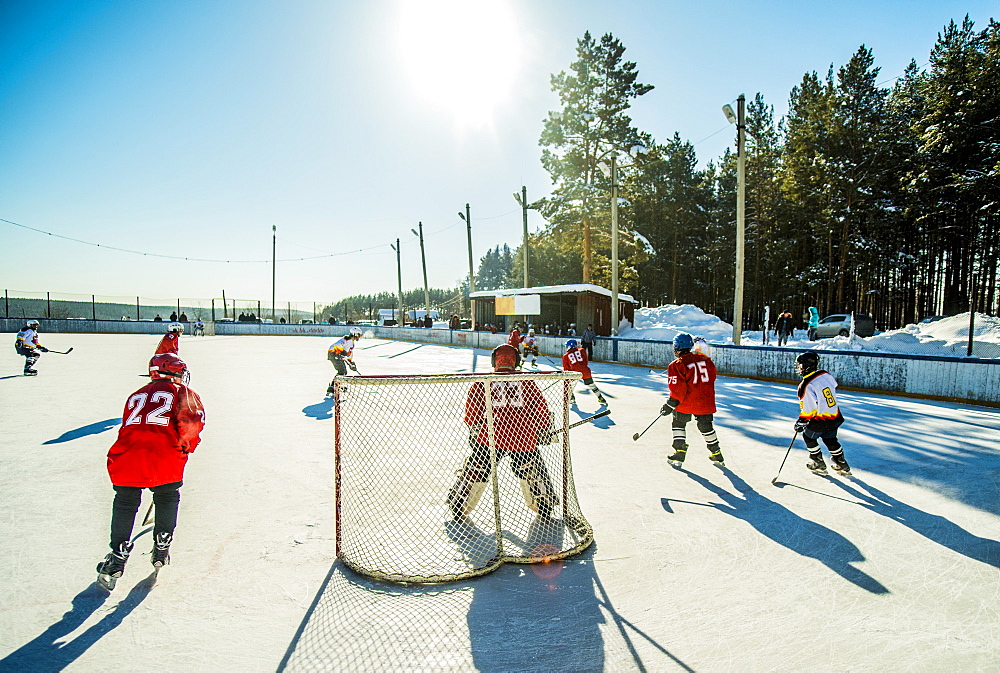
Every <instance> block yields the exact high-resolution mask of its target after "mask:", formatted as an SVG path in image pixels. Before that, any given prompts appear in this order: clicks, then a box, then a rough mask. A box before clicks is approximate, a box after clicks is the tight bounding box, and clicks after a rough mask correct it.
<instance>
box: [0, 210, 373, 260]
mask: <svg viewBox="0 0 1000 673" xmlns="http://www.w3.org/2000/svg"><path fill="white" fill-rule="evenodd" d="M0 222H6V223H7V224H10V225H13V226H15V227H21V228H22V229H28V230H30V231H34V232H37V233H39V234H45V235H46V236H55V237H56V238H61V239H64V240H67V241H73V242H74V243H82V244H83V245H89V246H92V247H95V248H104V249H105V250H114V251H116V252H127V253H129V254H132V255H141V256H143V257H159V258H161V259H180V260H184V261H188V262H208V263H213V264H270V263H271V260H270V259H209V258H204V257H184V256H182V255H164V254H162V253H158V252H143V251H142V250H130V249H128V248H119V247H117V246H114V245H105V244H102V243H94V242H92V241H84V240H83V239H80V238H73V237H72V236H64V235H63V234H56V233H53V232H51V231H44V230H42V229H37V228H35V227H29V226H28V225H26V224H20V223H18V222H12V221H11V220H5V219H2V218H0ZM385 245H387V244H385V243H383V244H382V245H374V246H371V247H369V248H359V249H357V250H348V251H345V252H331V253H326V254H323V255H313V256H311V257H292V258H288V259H279V260H277V261H279V262H304V261H308V260H313V259H325V258H328V257H341V256H343V255H353V254H356V253H359V252H368V251H369V250H377V249H378V248H382V247H384V246H385Z"/></svg>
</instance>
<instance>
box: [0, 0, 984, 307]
mask: <svg viewBox="0 0 1000 673" xmlns="http://www.w3.org/2000/svg"><path fill="white" fill-rule="evenodd" d="M696 5H697V6H696ZM470 8H471V9H470ZM995 10H996V3H995V0H994V1H993V2H983V1H978V0H975V1H970V2H964V3H959V2H950V1H947V0H942V1H939V2H932V1H912V0H911V1H905V2H904V1H902V0H892V1H883V2H854V1H851V2H848V1H836V0H833V1H830V2H802V1H797V2H784V1H782V2H756V3H751V2H741V3H736V2H728V1H722V2H712V3H691V2H681V1H675V0H659V1H657V0H641V1H640V0H619V1H616V2H596V1H592V0H534V1H531V0H511V1H510V2H481V3H473V2H444V1H443V0H442V1H440V2H438V1H432V0H426V1H423V2H417V0H413V1H411V2H406V1H404V0H369V1H367V2H350V3H348V2H340V1H338V0H326V1H321V0H308V1H307V0H283V1H280V2H279V1H278V0H270V1H263V0H241V1H240V2H221V1H220V0H198V1H195V0H172V1H170V2H166V1H157V2H154V1H145V2H125V1H120V2H112V1H107V0H87V1H86V2H78V1H60V0H49V1H46V2H38V1H36V0H4V1H3V2H0V148H2V150H0V218H2V219H4V220H9V221H12V222H16V223H18V224H21V225H25V226H28V227H33V228H35V229H40V230H43V231H46V232H52V233H54V234H59V235H62V236H68V237H72V238H77V239H81V240H84V241H88V242H92V243H99V244H101V245H102V246H103V247H102V248H98V247H93V246H90V245H84V244H81V243H76V242H72V241H68V240H65V239H60V238H57V237H54V236H47V235H44V234H41V233H37V232H34V231H30V230H27V229H24V228H21V227H17V226H13V225H11V224H7V223H6V222H0V242H2V243H0V286H2V287H3V288H7V289H9V290H18V291H32V292H45V291H52V292H69V293H81V294H86V295H89V294H92V293H96V294H98V295H121V296H135V295H142V296H143V297H148V298H164V299H170V298H174V297H199V298H208V297H218V296H221V292H222V291H223V290H225V291H226V294H227V296H230V297H238V298H246V299H252V298H259V299H261V300H267V301H269V300H270V296H271V264H270V259H271V226H272V225H276V226H277V228H278V231H277V257H278V260H279V261H278V264H277V274H276V275H277V283H276V286H277V287H276V293H277V298H278V301H279V302H284V301H300V300H301V301H314V300H315V301H332V300H335V299H338V298H340V297H343V296H346V295H351V294H357V293H369V292H379V291H393V290H394V289H395V287H396V259H395V253H394V252H393V251H392V250H391V249H390V247H389V244H390V243H394V242H395V240H396V238H397V237H398V238H399V239H400V240H401V242H402V273H403V286H404V288H416V287H418V286H421V285H422V279H421V271H420V250H419V244H418V242H417V239H416V237H414V236H413V234H411V233H410V229H411V228H414V227H416V225H417V222H418V221H422V222H423V223H424V231H425V234H426V247H427V267H428V269H427V271H428V276H429V281H430V284H431V285H432V286H436V287H451V286H453V285H455V284H456V283H457V282H458V281H459V280H460V279H461V278H463V277H464V276H465V275H466V273H467V270H468V258H467V251H466V250H467V249H466V231H465V225H464V223H463V222H462V221H461V220H460V219H459V218H458V215H457V212H458V211H459V210H462V209H464V206H465V204H466V203H470V204H471V208H472V220H473V249H474V255H475V258H476V264H477V266H478V260H479V258H480V257H481V256H482V255H483V254H485V252H486V250H487V249H489V248H491V247H493V246H495V245H497V244H502V243H508V244H510V245H511V246H512V247H513V246H515V245H517V243H518V242H519V240H520V236H521V214H520V210H519V207H518V206H517V204H516V203H515V202H514V199H513V197H512V196H511V194H512V193H513V192H514V191H517V190H519V189H520V187H521V185H522V184H524V185H526V186H527V188H528V196H529V198H530V199H532V200H533V199H536V198H538V197H540V196H542V195H544V194H545V193H547V192H548V190H549V187H550V182H549V179H548V176H547V174H546V173H545V172H544V171H543V170H542V168H541V165H540V162H539V156H540V149H539V147H538V136H539V133H540V131H541V120H542V119H543V118H544V117H545V115H546V112H547V111H548V110H553V109H556V108H557V99H556V96H555V95H554V94H553V93H552V92H551V90H550V86H549V77H550V75H551V74H552V73H554V72H558V71H560V70H565V69H567V68H568V66H569V64H570V63H571V62H572V61H573V60H574V58H575V55H574V49H575V46H576V40H577V38H579V37H580V36H582V35H583V32H584V31H585V30H590V31H591V33H592V34H594V35H595V36H599V35H601V34H603V33H606V32H611V33H613V34H614V35H615V36H616V37H617V38H619V39H620V40H621V41H622V42H623V44H624V45H625V46H626V48H627V51H626V53H625V56H626V58H627V59H629V60H633V61H635V62H636V63H637V64H638V68H639V73H640V80H641V81H643V82H645V83H648V84H653V85H654V86H655V87H656V88H655V89H654V90H653V91H652V92H651V93H649V94H647V95H646V96H643V97H642V98H640V99H639V100H638V101H637V102H636V104H635V106H634V107H633V109H632V112H633V117H634V120H635V122H636V125H637V126H638V127H639V128H640V129H641V130H643V131H647V132H649V133H651V134H653V136H654V137H655V138H657V139H658V140H666V139H668V138H669V137H671V136H672V135H673V134H674V133H675V132H677V133H679V134H680V135H681V137H682V138H684V139H685V140H689V141H691V142H694V143H697V144H696V146H695V149H696V151H697V153H698V157H699V160H700V161H701V163H703V164H704V163H705V162H707V161H709V160H711V159H714V158H717V157H718V156H720V155H721V154H722V153H723V151H724V149H725V148H726V147H727V146H731V145H732V144H733V140H734V132H733V130H732V127H730V126H729V125H728V124H727V123H726V120H725V117H724V116H723V114H722V112H721V110H720V107H721V106H722V105H723V104H724V103H727V102H730V101H733V100H734V99H735V98H736V97H737V96H738V95H739V94H740V93H745V94H746V95H747V97H748V98H752V97H753V96H754V94H756V93H757V92H761V93H762V94H763V95H764V96H765V99H766V100H767V101H768V102H769V103H771V104H773V105H774V107H775V112H776V114H777V115H778V116H780V115H781V114H783V113H784V112H785V111H786V108H787V99H788V93H789V91H790V90H791V88H792V87H793V86H795V85H796V84H798V83H799V82H800V81H801V79H802V75H803V74H804V73H806V72H809V71H813V70H816V71H818V72H819V73H820V74H824V73H825V72H826V69H827V68H828V67H829V66H830V65H831V64H833V65H834V66H835V67H839V66H840V65H843V64H844V63H845V62H846V61H847V60H848V59H849V58H850V57H851V55H852V54H853V53H854V52H855V51H856V50H857V48H858V47H859V46H860V45H862V44H864V45H866V46H868V47H869V48H871V49H872V50H873V51H874V55H875V59H876V64H877V65H878V66H879V67H881V69H882V72H881V75H882V76H881V77H880V81H887V82H888V81H890V80H892V79H893V78H895V77H897V76H898V75H900V74H901V73H902V71H903V69H904V68H905V66H906V65H907V63H909V61H910V60H911V59H915V60H916V61H917V63H918V64H923V63H925V62H926V61H927V56H928V54H929V52H930V50H931V48H932V47H933V45H934V42H935V40H936V38H937V34H938V32H939V31H940V30H941V29H942V28H943V27H944V26H945V24H946V23H947V22H948V21H949V20H951V19H955V20H956V21H959V22H960V21H961V19H962V17H963V16H964V15H965V14H966V13H968V14H969V15H970V16H971V18H972V19H973V20H974V21H975V22H976V26H977V28H980V29H981V28H983V27H985V25H986V23H987V22H988V20H989V19H990V17H991V16H993V15H994V14H995ZM713 134H714V135H713ZM529 222H530V226H531V228H532V229H535V228H537V227H539V226H541V225H542V220H541V218H540V216H539V215H538V214H537V213H534V212H532V213H531V214H530V216H529ZM106 246H115V247H118V248H124V249H128V250H135V251H141V252H149V253H158V254H162V255H167V256H180V257H185V256H189V257H197V258H203V259H211V260H230V261H229V262H228V263H226V262H203V261H184V260H177V259H165V258H155V257H148V256H140V255H136V254H130V253H127V252H120V251H115V250H110V249H107V248H106ZM354 251H361V252H354ZM340 253H346V254H340ZM334 254H336V256H326V257H323V258H321V259H313V260H307V261H282V260H292V259H299V258H304V257H315V256H320V255H334ZM254 260H256V261H257V262H256V263H255V262H254ZM261 261H266V263H261ZM265 303H267V302H266V301H265Z"/></svg>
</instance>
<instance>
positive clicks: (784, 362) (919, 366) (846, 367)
mask: <svg viewBox="0 0 1000 673" xmlns="http://www.w3.org/2000/svg"><path fill="white" fill-rule="evenodd" d="M39 320H40V321H41V323H42V324H41V332H42V335H43V337H44V335H45V333H46V332H76V333H107V334H163V333H164V332H166V328H167V324H169V323H168V322H167V321H164V322H152V321H145V320H144V321H132V320H97V321H94V320H65V319H47V318H39ZM23 325H24V320H22V319H20V318H16V319H15V318H0V327H2V328H3V329H4V330H5V331H7V332H8V333H9V334H11V335H13V334H14V333H16V332H17V331H18V330H19V329H21V327H22V326H23ZM350 327H351V326H348V325H327V324H305V325H302V324H284V325H282V324H277V325H274V324H266V323H261V324H257V323H237V322H221V321H216V322H214V323H212V322H206V323H205V333H206V334H209V335H211V334H213V333H214V334H219V335H260V336H319V337H340V336H343V335H345V334H347V332H348V330H349V329H350ZM359 327H361V329H362V330H363V331H364V333H365V335H366V336H373V337H376V338H382V339H393V340H398V341H415V342H420V343H435V344H441V345H445V346H460V347H465V348H482V349H486V350H492V349H493V348H495V347H496V346H498V345H500V344H502V343H506V342H507V334H505V333H501V332H498V333H497V334H490V333H489V332H472V331H469V330H449V329H437V328H422V327H376V326H372V325H359ZM191 329H192V328H191V323H185V325H184V331H185V334H191ZM567 338H568V337H554V336H543V335H540V336H538V346H539V351H540V353H541V354H542V356H545V357H548V358H549V359H550V360H551V361H552V362H553V363H555V364H556V365H558V364H559V361H560V358H561V357H562V354H563V353H564V352H565V350H566V348H565V346H564V344H565V343H566V339H567ZM13 341H14V339H13V336H11V338H10V342H11V344H13ZM800 352H801V350H800V349H795V348H778V347H774V346H731V345H719V344H713V345H712V346H711V347H710V353H709V354H710V355H711V356H712V359H713V360H714V361H715V365H716V367H717V368H718V370H719V373H720V374H723V375H727V376H739V377H746V378H756V379H763V380H768V381H786V382H789V383H795V382H797V381H799V377H798V375H797V374H796V372H795V356H796V355H797V354H798V353H800ZM817 353H819V356H820V366H821V367H822V368H823V369H826V370H827V371H829V372H830V373H831V374H833V375H834V376H836V377H837V380H838V381H839V382H840V385H841V387H843V388H853V389H857V390H868V391H874V392H884V393H899V394H903V395H912V396H915V397H925V398H931V399H943V400H954V401H964V402H973V403H976V404H984V405H987V406H996V407H1000V360H993V359H978V358H975V357H972V358H956V357H934V356H925V355H905V354H898V353H870V352H853V351H828V350H820V351H817ZM672 359H673V348H672V345H671V343H670V342H669V341H651V340H643V339H612V338H607V337H598V339H597V343H595V344H594V360H595V361H597V362H617V363H621V364H630V365H637V366H642V367H654V368H658V369H666V367H667V365H668V364H669V363H670V361H671V360H672ZM543 361H544V360H543Z"/></svg>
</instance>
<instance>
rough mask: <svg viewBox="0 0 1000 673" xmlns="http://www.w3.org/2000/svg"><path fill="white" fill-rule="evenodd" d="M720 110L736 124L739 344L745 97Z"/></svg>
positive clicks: (736, 328) (736, 332) (737, 328)
mask: <svg viewBox="0 0 1000 673" xmlns="http://www.w3.org/2000/svg"><path fill="white" fill-rule="evenodd" d="M722 111H723V113H725V115H726V119H728V120H729V123H730V124H736V152H737V153H736V292H735V297H734V298H733V343H734V344H735V345H737V346H739V345H740V335H741V334H742V333H743V245H744V232H745V224H746V220H745V218H746V132H747V127H746V97H745V96H744V95H743V94H740V96H739V98H737V99H736V114H733V108H732V107H730V106H729V105H723V106H722Z"/></svg>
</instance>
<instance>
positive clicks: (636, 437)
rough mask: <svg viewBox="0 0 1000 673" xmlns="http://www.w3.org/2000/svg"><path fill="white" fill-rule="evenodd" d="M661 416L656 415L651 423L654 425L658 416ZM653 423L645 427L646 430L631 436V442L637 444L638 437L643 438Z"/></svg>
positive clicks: (658, 418)
mask: <svg viewBox="0 0 1000 673" xmlns="http://www.w3.org/2000/svg"><path fill="white" fill-rule="evenodd" d="M662 415H663V414H659V415H658V416H657V417H656V418H654V419H653V423H656V421H658V420H660V416H662ZM653 423H650V424H649V425H647V426H646V429H645V430H643V431H642V432H637V433H635V434H634V435H632V441H633V442H637V441H639V438H640V437H642V436H643V435H644V434H646V432H647V431H648V430H649V429H650V428H651V427H653Z"/></svg>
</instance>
